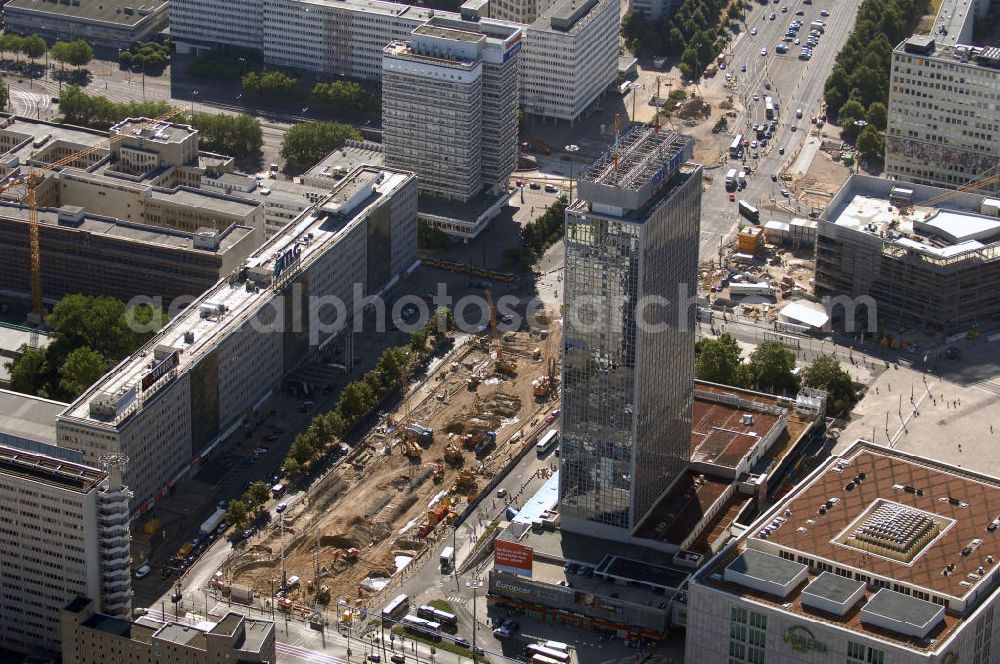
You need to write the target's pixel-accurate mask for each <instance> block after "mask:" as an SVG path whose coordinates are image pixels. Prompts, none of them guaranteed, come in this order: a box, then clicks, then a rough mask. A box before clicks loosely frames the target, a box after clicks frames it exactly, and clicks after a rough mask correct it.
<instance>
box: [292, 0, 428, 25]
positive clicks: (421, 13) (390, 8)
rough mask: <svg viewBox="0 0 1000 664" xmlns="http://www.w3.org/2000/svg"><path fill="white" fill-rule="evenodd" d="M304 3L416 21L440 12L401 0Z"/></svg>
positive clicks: (350, 0) (313, 1)
mask: <svg viewBox="0 0 1000 664" xmlns="http://www.w3.org/2000/svg"><path fill="white" fill-rule="evenodd" d="M302 3H303V4H307V5H321V6H326V7H338V8H344V9H346V10H348V11H350V10H354V11H364V12H367V13H370V14H381V15H383V16H402V17H405V18H408V19H410V20H412V21H414V22H417V21H419V22H421V23H423V22H424V21H427V20H429V19H430V18H432V17H433V16H434V15H435V14H436V13H438V12H435V11H434V10H433V9H427V8H424V7H417V6H414V5H407V4H403V3H401V2H388V0H302Z"/></svg>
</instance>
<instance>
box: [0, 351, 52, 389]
mask: <svg viewBox="0 0 1000 664" xmlns="http://www.w3.org/2000/svg"><path fill="white" fill-rule="evenodd" d="M7 368H8V371H10V383H11V389H13V390H14V391H15V392H21V393H23V394H35V395H39V396H42V390H43V389H44V387H45V383H46V375H47V374H48V373H49V368H48V366H47V364H46V352H45V349H43V348H28V347H27V346H22V347H21V354H20V355H19V356H18V357H17V358H16V359H14V360H12V361H11V362H9V363H8V364H7ZM46 396H47V395H46Z"/></svg>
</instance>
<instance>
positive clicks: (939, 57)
mask: <svg viewBox="0 0 1000 664" xmlns="http://www.w3.org/2000/svg"><path fill="white" fill-rule="evenodd" d="M941 11H942V12H945V8H944V7H942V10H941ZM955 11H957V10H955ZM962 11H967V12H968V15H967V16H966V18H967V19H971V18H972V11H971V10H970V8H968V7H964V8H963V9H962ZM943 20H944V19H943V18H942V16H940V15H939V22H938V24H937V25H938V32H937V33H932V35H930V36H921V35H914V36H913V37H910V38H908V39H905V40H903V42H902V43H901V44H899V45H898V46H897V47H896V48H895V50H894V51H893V54H892V74H891V80H890V87H889V119H888V127H887V130H886V148H885V156H886V162H885V163H886V172H887V174H888V175H889V176H890V177H893V178H896V179H899V180H903V181H907V182H913V183H917V184H925V185H934V186H940V187H949V188H955V187H960V186H963V185H966V184H967V183H969V182H973V181H975V180H979V179H980V178H982V177H984V176H986V175H995V174H996V169H997V167H998V166H1000V48H996V47H978V46H963V45H960V44H950V43H948V36H947V35H948V34H952V33H957V32H958V31H959V30H960V28H953V29H952V30H951V31H949V30H948V28H947V27H946V25H944V24H943V23H941V21H943ZM964 24H965V23H963V25H964ZM967 24H968V25H971V20H968V21H967ZM941 29H944V30H945V32H944V33H942V32H940V30H941ZM978 188H979V189H981V190H982V191H984V192H993V193H996V192H1000V183H998V182H995V181H994V182H992V183H987V184H984V186H982V187H978Z"/></svg>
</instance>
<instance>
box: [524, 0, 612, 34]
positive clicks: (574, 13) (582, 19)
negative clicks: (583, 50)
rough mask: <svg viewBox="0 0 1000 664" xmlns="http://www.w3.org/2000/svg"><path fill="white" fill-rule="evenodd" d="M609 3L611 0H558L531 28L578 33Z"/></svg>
mask: <svg viewBox="0 0 1000 664" xmlns="http://www.w3.org/2000/svg"><path fill="white" fill-rule="evenodd" d="M608 4H609V0H582V1H581V0H558V1H557V2H555V3H554V4H553V5H552V6H551V7H549V8H548V9H547V10H545V11H544V12H542V15H541V16H539V17H538V18H537V19H535V22H534V23H532V24H531V27H530V29H531V30H546V31H550V32H565V33H569V34H573V35H575V34H578V33H580V32H582V31H583V29H584V28H585V27H587V25H589V24H590V22H591V21H592V20H593V19H594V17H595V16H597V15H598V14H600V13H601V10H603V9H605V8H606V7H607V6H608Z"/></svg>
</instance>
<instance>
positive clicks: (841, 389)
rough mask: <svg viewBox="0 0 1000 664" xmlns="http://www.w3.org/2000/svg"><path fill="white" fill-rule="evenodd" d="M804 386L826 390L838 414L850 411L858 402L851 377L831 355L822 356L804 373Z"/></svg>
mask: <svg viewBox="0 0 1000 664" xmlns="http://www.w3.org/2000/svg"><path fill="white" fill-rule="evenodd" d="M802 384H803V385H805V386H806V387H815V388H817V389H820V390H826V393H827V394H828V395H829V396H830V399H831V400H832V403H831V406H832V409H833V410H834V411H835V412H836V413H842V412H845V411H848V410H850V409H851V408H852V407H853V406H854V404H855V403H857V401H858V392H857V390H855V389H854V381H853V380H852V379H851V375H850V374H849V373H847V372H846V371H844V370H843V369H841V368H840V363H839V362H838V361H837V360H836V359H835V358H833V357H831V356H830V355H820V356H819V357H817V358H816V359H815V360H813V362H812V364H810V365H809V366H808V367H806V369H805V371H803V372H802Z"/></svg>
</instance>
